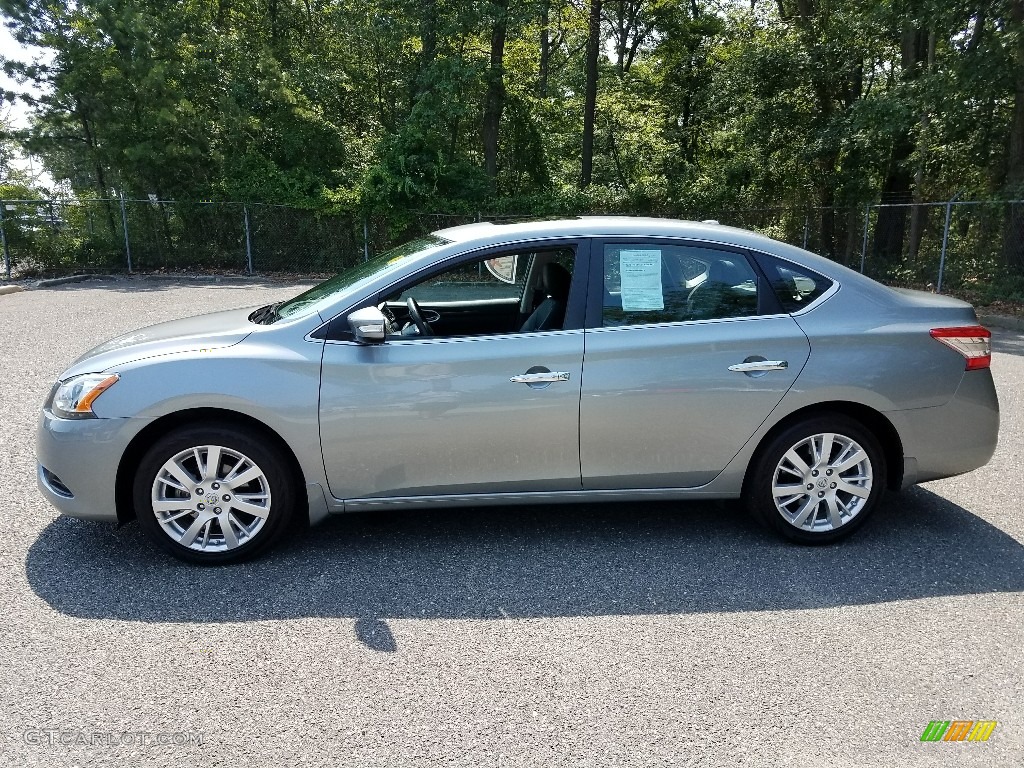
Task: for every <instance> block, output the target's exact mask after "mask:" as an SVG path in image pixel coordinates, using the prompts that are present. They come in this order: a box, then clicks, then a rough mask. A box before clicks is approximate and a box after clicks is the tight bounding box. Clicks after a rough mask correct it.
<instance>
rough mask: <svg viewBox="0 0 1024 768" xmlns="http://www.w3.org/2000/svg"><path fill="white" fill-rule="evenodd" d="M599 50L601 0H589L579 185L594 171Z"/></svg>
mask: <svg viewBox="0 0 1024 768" xmlns="http://www.w3.org/2000/svg"><path fill="white" fill-rule="evenodd" d="M600 51H601V0H590V31H589V35H588V37H587V67H586V76H587V84H586V90H585V95H584V105H583V153H582V156H581V159H582V172H581V174H580V187H582V188H586V187H588V186H590V181H591V179H592V178H593V173H594V117H595V115H596V113H597V74H598V70H597V57H598V54H599V53H600Z"/></svg>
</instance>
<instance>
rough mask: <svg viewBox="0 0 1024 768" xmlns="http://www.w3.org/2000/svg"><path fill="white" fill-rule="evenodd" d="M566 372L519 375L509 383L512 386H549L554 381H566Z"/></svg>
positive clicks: (567, 374)
mask: <svg viewBox="0 0 1024 768" xmlns="http://www.w3.org/2000/svg"><path fill="white" fill-rule="evenodd" d="M568 380H569V373H568V371H538V372H537V373H521V374H519V375H518V376H513V377H512V378H511V379H509V381H511V382H512V383H513V384H551V383H552V382H555V381H568Z"/></svg>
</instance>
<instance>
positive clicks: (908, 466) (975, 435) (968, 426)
mask: <svg viewBox="0 0 1024 768" xmlns="http://www.w3.org/2000/svg"><path fill="white" fill-rule="evenodd" d="M889 415H891V416H893V417H894V418H893V421H894V422H902V424H901V426H900V427H899V431H900V436H901V438H902V439H903V454H904V457H905V458H904V476H903V483H902V486H903V487H904V488H906V487H908V486H911V485H914V484H915V483H923V482H926V481H928V480H938V479H940V478H943V477H952V476H953V475H962V474H963V473H964V472H970V471H971V470H973V469H977V468H978V467H982V466H984V465H985V464H987V463H988V460H989V459H991V458H992V454H993V453H994V452H995V450H996V442H997V440H998V437H999V399H998V397H997V396H996V387H995V383H994V382H993V381H992V372H991V371H990V370H988V369H983V370H979V371H966V372H965V373H964V377H963V380H962V381H961V382H960V386H959V387H958V388H957V391H956V394H955V395H953V397H952V399H951V400H950V401H949V402H947V403H946V404H945V405H940V406H937V407H934V408H916V409H913V410H909V411H898V412H896V413H894V414H889Z"/></svg>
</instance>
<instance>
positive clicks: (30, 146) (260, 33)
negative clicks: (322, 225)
mask: <svg viewBox="0 0 1024 768" xmlns="http://www.w3.org/2000/svg"><path fill="white" fill-rule="evenodd" d="M1015 4H1017V5H1019V0H984V1H983V2H981V1H980V2H978V3H973V4H972V3H963V2H957V3H952V4H951V3H946V2H939V0H898V1H897V0H884V1H883V2H869V1H868V0H852V1H851V2H849V3H839V4H837V3H828V2H825V1H824V0H801V2H799V3H797V2H795V0H780V1H779V2H774V3H769V2H763V1H762V2H755V3H747V2H742V3H740V2H725V3H720V2H711V0H694V2H689V3H676V2H669V1H668V0H622V1H621V2H620V1H616V2H608V1H606V2H605V3H604V18H603V27H602V32H603V34H604V36H605V41H604V45H603V47H602V57H601V62H600V77H599V87H598V102H597V119H596V128H595V137H594V138H595V141H594V144H595V157H594V163H593V165H594V168H593V183H592V184H591V185H590V186H589V187H587V188H586V189H583V190H580V189H579V188H578V184H579V178H580V154H581V133H582V113H583V100H584V99H583V94H584V81H585V75H584V48H585V45H586V41H587V36H588V16H589V10H590V4H589V3H586V2H582V1H581V0H572V1H570V0H530V1H529V2H526V1H525V0H513V2H510V3H509V4H508V6H507V11H506V10H505V4H504V3H490V2H481V3H460V2H456V1H455V0H420V2H415V3H414V2H410V0H367V1H366V2H363V1H360V2H356V1H355V0H333V1H332V2H326V0H302V2H299V0H232V2H225V0H183V2H180V3H173V4H168V3H151V2H143V0H113V1H112V0H76V2H70V0H0V11H2V12H3V14H4V15H5V16H6V17H7V20H8V25H9V26H10V27H11V29H12V30H14V32H15V33H16V34H17V36H18V37H19V39H21V40H23V41H25V42H28V43H32V44H35V45H39V46H42V47H44V48H47V49H49V50H50V51H51V52H52V54H53V60H52V64H50V65H49V66H46V67H41V68H40V67H33V66H29V65H24V64H19V63H17V62H7V63H6V67H7V69H8V70H9V71H10V72H11V73H13V74H14V75H16V76H17V77H20V78H21V79H22V80H24V81H25V83H26V84H27V85H28V86H32V85H34V86H37V87H36V89H35V90H34V91H32V90H30V91H29V93H30V94H31V93H34V94H35V95H34V96H30V98H33V99H34V100H35V117H34V122H33V128H32V131H31V136H30V137H29V138H28V139H27V140H26V141H25V142H24V144H25V149H27V150H29V151H31V152H33V153H35V154H37V155H39V156H41V157H42V158H43V159H44V160H45V162H46V165H47V167H48V169H49V171H50V173H51V174H52V175H53V176H54V178H55V179H56V180H57V181H58V182H60V183H63V184H65V185H66V186H68V187H70V188H71V189H72V190H73V193H74V195H75V196H77V197H79V198H81V197H87V196H92V197H99V198H104V197H111V196H115V195H116V194H118V193H121V192H123V193H124V194H125V195H126V196H128V197H130V198H145V197H146V196H147V195H148V194H151V193H152V194H155V195H157V196H158V197H160V198H161V199H177V200H234V201H245V202H251V203H254V202H265V203H276V204H287V205H291V206H295V207H298V208H304V209H307V210H310V211H325V212H334V213H352V214H354V213H359V214H367V213H372V214H382V215H387V216H389V217H392V218H393V220H394V222H395V228H396V230H402V229H404V228H407V227H412V226H414V222H415V221H417V219H416V216H417V214H418V212H424V211H440V210H444V211H447V212H452V213H456V214H464V215H467V216H472V215H475V213H476V212H477V211H481V210H486V211H488V212H492V213H496V214H500V213H503V212H504V213H508V214H532V215H557V214H571V213H577V212H582V211H608V212H635V213H644V212H649V213H668V214H680V213H687V212H699V213H700V214H702V215H715V212H716V211H738V210H742V209H755V208H765V207H769V206H771V207H774V208H782V207H789V208H801V209H807V208H810V207H815V206H823V207H827V208H830V207H832V206H837V207H848V208H850V209H853V208H855V207H856V206H861V205H863V204H864V203H866V202H869V201H876V200H878V199H879V198H880V197H885V198H886V199H904V198H906V199H907V200H910V199H917V200H920V199H946V198H948V197H949V196H951V195H952V194H954V193H959V194H960V195H961V197H963V198H972V197H973V198H993V197H998V196H1001V195H1007V194H1011V193H1017V194H1019V193H1024V189H1022V185H1024V181H1021V179H1024V169H1022V168H1020V167H1019V166H1021V165H1022V164H1024V159H1021V158H1019V157H1017V156H1016V155H1014V153H1013V151H1011V149H1012V147H1013V146H1016V145H1015V144H1014V135H1015V134H1014V131H1015V130H1024V129H1017V128H1015V127H1014V126H1015V125H1017V123H1015V122H1014V121H1015V119H1016V118H1015V115H1017V114H1018V113H1019V111H1020V110H1022V109H1024V105H1019V104H1017V102H1016V99H1017V98H1019V94H1020V93H1021V89H1022V88H1024V75H1022V74H1021V73H1020V70H1021V69H1022V68H1021V66H1019V64H1020V62H1022V61H1024V59H1022V58H1021V57H1022V56H1024V53H1022V51H1024V48H1022V46H1021V43H1020V40H1021V39H1024V38H1022V36H1024V30H1022V29H1021V24H1020V21H1019V20H1018V19H1017V18H1016V17H1015V16H1014V13H1013V8H1014V7H1015ZM499 29H502V30H504V32H505V38H504V46H503V48H502V49H501V50H502V51H503V55H502V56H501V57H500V60H499V61H492V56H493V54H492V50H493V47H492V46H493V43H494V40H495V38H494V35H495V33H496V31H497V30H499ZM543 40H546V41H547V42H546V43H545V44H542V41H543ZM544 45H546V48H545V47H543V46H544ZM495 78H497V79H498V80H496V79H495ZM496 82H500V86H501V88H500V90H501V94H502V96H501V98H502V104H503V111H502V114H501V119H500V121H499V141H498V152H497V173H496V175H495V176H494V178H490V177H489V176H488V174H487V173H486V172H485V171H484V162H485V160H484V147H483V140H482V130H483V122H484V117H485V116H484V113H485V111H486V110H485V99H486V94H487V92H488V85H489V84H490V85H491V86H492V93H493V92H494V90H493V86H494V84H495V83H496ZM1018 123H1020V124H1021V125H1024V121H1019V120H1018ZM10 141H11V139H10V138H9V137H8V138H7V142H8V143H7V144H4V145H2V146H0V167H2V165H3V163H4V158H5V157H6V155H5V154H4V153H6V152H7V150H8V149H9V148H10V146H11V145H10ZM1022 141H1024V139H1022ZM25 194H28V193H27V192H26V193H25ZM777 226H778V227H779V228H781V229H780V230H779V231H783V230H785V231H786V232H790V231H793V232H795V231H798V230H800V229H801V227H802V226H806V224H805V222H802V221H797V220H795V219H794V220H793V221H782V220H779V221H778V222H777ZM858 226H859V225H857V223H856V221H855V220H852V219H850V217H848V216H847V215H846V214H845V213H843V212H842V211H838V212H837V213H836V214H835V215H831V214H830V215H829V216H823V217H821V219H820V221H816V223H815V230H816V236H818V237H819V238H820V249H821V250H822V251H823V252H826V253H830V254H841V253H844V252H845V253H847V254H848V253H849V252H850V248H851V245H850V243H852V242H854V240H856V239H857V238H858V237H859V235H858V232H859V230H858V229H857V227H858ZM901 244H902V245H903V246H907V243H906V242H903V243H899V242H897V243H896V247H898V246H900V245H901ZM883 245H884V246H885V248H890V247H891V246H893V243H891V242H888V241H887V242H886V243H884V244H883ZM919 246H920V243H916V244H912V247H911V248H910V249H911V250H912V251H913V252H915V253H916V252H917V250H919ZM879 248H880V249H881V250H884V249H883V248H882V246H879ZM844 249H845V251H844ZM880 252H881V251H880Z"/></svg>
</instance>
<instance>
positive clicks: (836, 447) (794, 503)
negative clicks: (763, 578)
mask: <svg viewBox="0 0 1024 768" xmlns="http://www.w3.org/2000/svg"><path fill="white" fill-rule="evenodd" d="M830 436H831V441H829V437H830ZM826 443H828V444H829V446H830V447H829V448H828V455H826V452H825V446H826ZM816 457H817V461H815V459H816ZM851 462H853V463H852V464H851ZM885 481H886V466H885V454H884V452H883V451H882V448H881V446H880V445H879V442H878V439H877V438H876V437H875V436H874V434H872V433H871V432H870V431H869V430H867V429H865V428H864V427H862V426H861V425H860V424H858V423H857V422H856V421H854V420H853V419H851V418H849V417H847V416H842V415H840V414H833V415H818V416H814V417H811V418H808V419H806V420H804V421H801V422H798V423H796V424H794V425H793V426H791V427H788V428H787V429H784V430H783V431H782V432H780V433H779V434H778V435H776V436H775V437H774V438H772V439H771V440H770V441H769V442H768V443H767V444H765V445H764V447H763V448H762V449H760V450H759V451H758V453H757V454H756V457H755V459H754V461H753V462H752V463H751V469H750V471H749V472H748V474H747V482H746V484H745V487H744V490H743V497H744V502H745V504H746V506H747V509H748V510H749V511H750V512H751V513H752V514H753V515H754V516H755V517H756V518H758V519H760V520H761V522H763V523H764V524H766V525H767V526H768V527H769V528H771V529H773V530H775V531H777V532H778V533H780V534H782V535H783V536H784V537H785V538H787V539H790V540H791V541H796V542H799V543H801V544H829V543H831V542H834V541H839V540H840V539H844V538H846V537H847V536H849V535H851V534H852V533H854V532H855V531H857V530H858V529H859V528H860V527H861V526H862V525H864V523H865V522H867V520H868V518H869V517H870V516H871V514H872V513H873V512H874V511H875V508H876V507H877V506H878V500H879V498H880V497H881V496H882V494H883V493H884V491H885ZM809 486H810V487H809Z"/></svg>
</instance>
